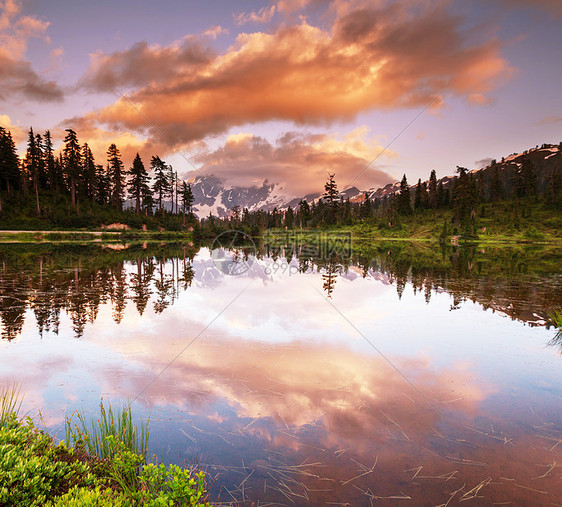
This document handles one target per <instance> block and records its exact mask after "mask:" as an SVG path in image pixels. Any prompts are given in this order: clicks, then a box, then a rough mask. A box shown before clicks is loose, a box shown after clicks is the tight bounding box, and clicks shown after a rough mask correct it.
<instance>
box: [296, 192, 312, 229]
mask: <svg viewBox="0 0 562 507" xmlns="http://www.w3.org/2000/svg"><path fill="white" fill-rule="evenodd" d="M298 220H299V226H300V228H301V229H302V228H303V227H306V226H307V225H308V222H309V220H310V206H309V204H308V203H307V202H306V201H305V200H304V199H302V200H301V201H300V202H299V210H298Z"/></svg>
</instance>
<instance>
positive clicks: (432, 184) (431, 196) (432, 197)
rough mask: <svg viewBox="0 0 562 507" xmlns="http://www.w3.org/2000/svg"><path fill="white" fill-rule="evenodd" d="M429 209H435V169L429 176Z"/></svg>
mask: <svg viewBox="0 0 562 507" xmlns="http://www.w3.org/2000/svg"><path fill="white" fill-rule="evenodd" d="M428 194H429V207H430V208H437V174H436V173H435V169H433V170H432V171H431V174H430V175H429V188H428Z"/></svg>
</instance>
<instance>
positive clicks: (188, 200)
mask: <svg viewBox="0 0 562 507" xmlns="http://www.w3.org/2000/svg"><path fill="white" fill-rule="evenodd" d="M180 197H181V206H182V210H183V221H184V224H185V214H186V213H187V214H191V208H192V206H193V200H194V197H193V192H192V190H191V185H189V184H188V183H186V182H185V181H182V182H181V190H180Z"/></svg>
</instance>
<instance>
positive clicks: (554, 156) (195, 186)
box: [191, 143, 562, 218]
mask: <svg viewBox="0 0 562 507" xmlns="http://www.w3.org/2000/svg"><path fill="white" fill-rule="evenodd" d="M525 160H528V161H529V162H530V163H531V164H532V167H533V171H534V173H535V176H536V191H537V194H538V195H543V194H544V193H545V192H547V191H548V184H549V181H550V178H551V174H552V173H553V172H557V173H558V175H559V177H560V180H561V181H562V143H561V144H560V145H553V144H544V145H542V146H541V147H538V146H537V147H535V148H532V149H529V150H526V151H524V152H522V153H514V154H512V155H509V156H507V157H505V158H503V159H502V160H500V161H492V162H491V163H490V164H489V165H488V166H486V167H483V168H481V169H475V170H473V171H471V174H474V175H475V176H476V177H477V178H478V179H479V180H480V182H481V184H482V188H483V192H484V193H485V197H486V198H488V197H489V193H490V185H491V181H492V178H493V177H494V175H495V174H497V178H498V179H499V181H500V183H501V188H502V193H503V194H504V196H505V197H508V196H511V195H512V194H513V192H514V182H515V181H516V175H517V173H518V172H519V171H520V170H521V168H522V166H523V162H524V161H525ZM428 174H429V170H428ZM454 179H455V176H454V175H451V176H445V177H443V178H440V179H439V180H438V183H439V182H441V183H443V186H444V187H445V188H447V187H449V186H450V185H451V183H452V182H453V181H454ZM409 183H410V185H411V188H412V189H413V188H414V187H415V184H416V182H415V181H413V179H411V180H410V181H409ZM322 184H323V182H319V186H320V185H322ZM191 189H192V191H193V196H194V212H195V214H196V215H197V216H198V217H199V218H204V217H207V216H209V213H210V214H212V215H214V216H218V217H221V218H222V217H227V216H229V215H230V212H231V210H232V208H233V207H234V206H239V207H240V208H241V209H243V208H248V210H250V211H256V210H264V211H271V210H273V209H274V208H277V209H286V208H288V207H292V208H297V207H298V205H299V202H300V201H301V200H305V201H307V202H309V203H312V202H316V201H318V199H319V198H320V197H321V196H322V194H321V193H320V192H317V193H313V194H308V195H305V196H302V197H297V198H295V197H294V196H291V195H288V194H287V192H286V191H285V189H284V187H283V185H282V184H279V183H268V182H267V181H266V182H264V183H263V184H262V185H261V186H252V187H242V186H232V185H228V184H227V183H225V182H224V181H223V180H221V179H220V178H218V177H217V176H214V175H209V176H197V177H196V178H195V180H194V181H193V182H192V183H191ZM399 190H400V182H395V183H389V184H388V185H385V186H384V187H381V188H374V187H373V188H369V189H366V190H359V189H358V188H356V187H351V188H349V189H346V190H345V191H342V192H341V193H340V196H341V197H342V198H343V199H347V198H349V199H350V200H351V201H352V202H361V201H363V200H364V199H365V195H366V194H369V198H370V199H371V200H374V199H377V198H382V197H385V196H387V197H388V196H391V195H392V194H395V193H396V192H398V191H399ZM412 195H413V192H412Z"/></svg>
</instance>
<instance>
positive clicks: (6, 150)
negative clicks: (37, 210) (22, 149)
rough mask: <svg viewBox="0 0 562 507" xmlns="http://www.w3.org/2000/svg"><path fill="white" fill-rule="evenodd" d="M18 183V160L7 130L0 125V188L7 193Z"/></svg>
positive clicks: (15, 187)
mask: <svg viewBox="0 0 562 507" xmlns="http://www.w3.org/2000/svg"><path fill="white" fill-rule="evenodd" d="M19 184H20V161H19V157H18V154H17V151H16V145H15V143H14V141H13V139H12V134H11V132H10V131H9V130H6V129H4V128H2V127H0V190H2V189H6V191H7V192H8V193H11V192H12V190H14V189H17V188H18V187H19Z"/></svg>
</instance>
